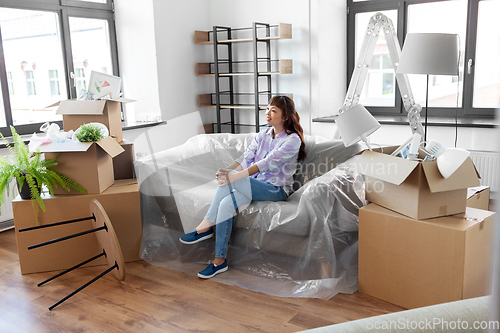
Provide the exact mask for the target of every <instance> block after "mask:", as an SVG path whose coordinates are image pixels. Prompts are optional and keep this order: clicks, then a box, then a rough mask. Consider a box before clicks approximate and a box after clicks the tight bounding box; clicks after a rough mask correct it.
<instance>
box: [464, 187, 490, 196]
mask: <svg viewBox="0 0 500 333" xmlns="http://www.w3.org/2000/svg"><path fill="white" fill-rule="evenodd" d="M488 188H489V186H475V187H469V188H468V189H467V199H470V198H471V197H472V196H473V195H474V194H476V193H481V192H483V191H484V190H487V189H488Z"/></svg>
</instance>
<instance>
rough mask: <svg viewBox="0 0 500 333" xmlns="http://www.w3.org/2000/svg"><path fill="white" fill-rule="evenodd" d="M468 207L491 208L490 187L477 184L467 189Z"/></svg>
mask: <svg viewBox="0 0 500 333" xmlns="http://www.w3.org/2000/svg"><path fill="white" fill-rule="evenodd" d="M467 207H471V208H477V209H483V210H489V209H490V187H489V186H476V187H470V188H468V189H467Z"/></svg>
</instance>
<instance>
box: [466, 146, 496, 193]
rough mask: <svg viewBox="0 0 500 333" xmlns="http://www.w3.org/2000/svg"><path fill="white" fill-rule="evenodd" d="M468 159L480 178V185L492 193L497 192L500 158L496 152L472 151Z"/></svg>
mask: <svg viewBox="0 0 500 333" xmlns="http://www.w3.org/2000/svg"><path fill="white" fill-rule="evenodd" d="M470 157H471V159H472V161H473V162H474V165H475V166H476V169H477V171H478V172H479V175H480V176H481V179H480V182H481V185H485V186H490V190H491V191H492V192H498V189H499V188H498V187H499V172H500V156H499V154H498V153H496V152H487V151H477V150H472V151H471V152H470Z"/></svg>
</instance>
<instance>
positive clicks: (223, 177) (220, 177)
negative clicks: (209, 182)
mask: <svg viewBox="0 0 500 333" xmlns="http://www.w3.org/2000/svg"><path fill="white" fill-rule="evenodd" d="M230 174H231V173H230V172H229V171H227V170H226V169H219V170H218V171H217V173H216V174H215V178H216V179H217V185H219V186H221V187H222V186H225V185H227V184H229V183H230V180H229V179H230V178H229V175H230Z"/></svg>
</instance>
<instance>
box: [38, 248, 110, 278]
mask: <svg viewBox="0 0 500 333" xmlns="http://www.w3.org/2000/svg"><path fill="white" fill-rule="evenodd" d="M105 255H106V251H104V250H103V251H102V253H101V254H98V255H96V256H95V257H92V258H90V259H88V260H85V261H84V262H81V263H79V264H78V265H75V266H73V267H71V268H68V269H67V270H65V271H64V272H61V273H59V274H56V275H54V276H53V277H51V278H49V279H47V280H45V281H42V282H40V283H39V284H37V286H38V287H40V286H41V285H44V284H45V283H47V282H50V281H52V280H54V279H55V278H58V277H60V276H61V275H64V274H66V273H69V272H71V271H72V270H74V269H77V268H78V267H81V266H83V265H85V264H88V263H89V262H91V261H94V260H96V259H97V258H100V257H102V256H105Z"/></svg>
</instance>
